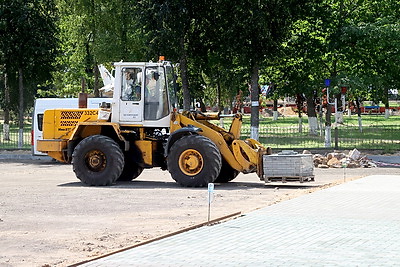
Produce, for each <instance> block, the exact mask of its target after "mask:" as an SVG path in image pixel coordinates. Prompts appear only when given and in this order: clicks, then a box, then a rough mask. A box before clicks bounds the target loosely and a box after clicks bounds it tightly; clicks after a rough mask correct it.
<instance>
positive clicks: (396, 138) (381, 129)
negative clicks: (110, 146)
mask: <svg viewBox="0 0 400 267" xmlns="http://www.w3.org/2000/svg"><path fill="white" fill-rule="evenodd" d="M18 132H19V130H18V127H17V125H10V131H9V136H8V138H6V136H5V135H4V131H3V125H2V124H1V125H0V149H3V150H4V149H6V150H13V149H24V150H29V149H31V129H30V125H27V126H26V127H25V128H24V132H23V140H22V141H23V142H22V146H21V144H20V145H19V142H18V139H19V134H18ZM324 135H325V129H320V130H319V134H318V135H310V134H309V128H308V125H307V124H303V126H302V130H301V131H299V127H298V126H287V127H277V126H268V125H261V126H260V128H259V140H260V142H261V143H263V144H264V145H266V146H270V147H272V148H274V149H326V148H327V147H326V146H325V136H324ZM331 136H332V138H331V148H332V149H353V148H357V149H371V150H374V149H382V150H387V151H396V150H400V125H384V124H374V125H366V126H363V130H362V132H360V130H359V128H358V125H353V124H344V125H338V127H337V128H335V126H332V132H331ZM249 137H250V126H249V125H243V127H242V132H241V138H242V139H245V138H249Z"/></svg>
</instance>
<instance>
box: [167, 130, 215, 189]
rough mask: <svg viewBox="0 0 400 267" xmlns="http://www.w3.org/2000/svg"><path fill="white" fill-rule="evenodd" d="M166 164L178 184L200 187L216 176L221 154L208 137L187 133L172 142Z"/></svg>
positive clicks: (210, 181)
mask: <svg viewBox="0 0 400 267" xmlns="http://www.w3.org/2000/svg"><path fill="white" fill-rule="evenodd" d="M167 164H168V170H169V172H170V173H171V176H172V178H173V179H174V180H175V181H176V182H177V183H179V184H180V185H182V186H186V187H202V186H206V185H207V184H208V183H212V182H214V181H215V179H216V178H217V177H218V174H219V172H220V170H221V154H220V152H219V150H218V148H217V146H216V145H215V144H214V143H213V142H212V141H211V140H210V139H208V138H206V137H204V136H200V135H188V136H184V137H182V138H181V139H179V140H177V141H176V142H175V143H174V144H173V146H172V147H171V151H170V153H169V155H168V159H167Z"/></svg>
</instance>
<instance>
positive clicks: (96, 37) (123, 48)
mask: <svg viewBox="0 0 400 267" xmlns="http://www.w3.org/2000/svg"><path fill="white" fill-rule="evenodd" d="M399 5H400V3H399V1H397V0H383V1H374V0H353V1H350V0H319V1H307V0H301V1H294V0H284V1H282V0H259V1H247V0H246V1H238V0H231V1H226V0H199V1H182V0H139V1H134V2H132V1H128V0H113V1H111V0H103V1H99V0H73V1H66V0H36V1H33V0H15V1H11V2H10V1H5V0H1V6H0V8H1V10H0V31H1V37H2V38H1V40H0V59H1V62H0V66H1V68H0V70H1V71H2V72H3V80H4V73H8V83H9V86H10V89H11V90H10V92H11V103H10V106H13V107H15V109H16V107H18V95H19V94H20V93H19V91H18V88H19V87H18V83H19V81H18V77H19V76H18V68H20V69H21V68H22V69H23V77H24V81H25V83H24V86H23V90H24V91H25V95H26V96H29V97H28V98H27V99H25V100H24V101H25V103H26V104H25V107H26V105H29V103H32V100H33V97H34V96H38V95H39V96H59V97H64V96H76V95H77V93H78V92H79V91H81V86H82V80H85V84H86V87H87V88H86V90H87V92H89V93H93V95H98V94H99V92H98V91H97V89H98V88H99V87H100V86H101V85H100V84H99V73H98V71H97V65H98V64H105V65H106V66H108V67H111V63H112V62H115V61H120V60H123V61H148V60H157V58H158V56H161V55H163V56H165V57H166V58H167V59H168V60H171V61H172V62H176V63H180V64H179V65H180V85H181V87H182V89H183V90H182V99H181V103H183V106H184V108H186V109H188V108H190V106H192V105H193V101H194V100H195V99H196V101H200V102H202V103H203V104H206V105H210V106H214V105H219V106H220V109H221V108H222V107H223V106H227V105H231V103H232V101H233V99H234V98H235V95H236V94H238V92H239V91H242V92H244V95H245V96H250V95H251V96H252V100H253V102H254V103H255V101H258V90H259V84H260V81H261V83H272V84H274V89H275V91H274V95H275V97H274V98H276V97H277V96H285V95H292V96H295V95H296V94H302V95H303V94H304V95H305V96H306V97H308V98H311V97H314V96H315V95H316V94H317V95H320V94H321V93H320V92H321V89H322V88H323V87H324V84H323V81H324V79H326V78H330V79H331V80H332V90H333V91H334V90H336V91H335V92H338V90H339V88H340V86H347V87H348V88H349V95H351V96H352V97H353V98H360V99H361V98H368V99H370V100H375V101H386V102H387V90H388V89H393V88H399V82H400V78H399V73H400V72H399V64H397V62H398V61H399V57H400V55H399V44H400V42H399V41H400V34H399V32H400V31H399V30H400V29H399V23H398V21H399V14H398V12H397V10H399V7H400V6H399ZM2 87H4V82H3V83H2ZM249 88H250V89H251V90H248V89H249ZM4 92H5V90H2V94H3V98H4ZM251 93H252V94H251ZM255 109H257V107H255ZM255 123H256V122H255Z"/></svg>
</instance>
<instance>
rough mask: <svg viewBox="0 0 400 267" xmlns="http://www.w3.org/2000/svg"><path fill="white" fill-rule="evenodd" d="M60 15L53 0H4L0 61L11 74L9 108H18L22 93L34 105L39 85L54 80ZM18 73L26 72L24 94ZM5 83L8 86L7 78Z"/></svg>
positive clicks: (0, 18)
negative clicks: (21, 91) (53, 73)
mask: <svg viewBox="0 0 400 267" xmlns="http://www.w3.org/2000/svg"><path fill="white" fill-rule="evenodd" d="M57 19H58V16H57V10H56V6H55V4H54V2H53V1H52V0H15V1H5V0H2V1H1V4H0V56H1V57H0V60H1V62H0V65H2V66H3V69H4V74H5V73H6V74H7V77H8V85H9V87H10V96H11V97H10V100H11V102H10V107H9V108H11V109H13V110H15V111H16V110H18V101H19V99H20V98H21V97H23V96H25V97H24V98H23V99H21V101H23V103H24V105H25V107H26V106H31V105H32V103H33V99H34V96H35V94H36V91H37V89H38V88H45V87H46V86H48V85H49V84H50V83H51V80H52V76H51V71H52V69H53V67H54V59H55V57H56V55H57V52H58V51H57V45H58V42H57V38H56V37H55V34H56V33H57V31H58V29H57V27H56V21H57ZM18 73H20V74H21V73H22V74H23V77H22V78H23V80H22V81H23V90H24V95H20V92H19V91H18V87H19V83H18V79H19V74H18ZM1 87H2V89H4V82H3V83H2V84H1ZM3 91H4V90H2V92H3ZM2 97H4V95H2Z"/></svg>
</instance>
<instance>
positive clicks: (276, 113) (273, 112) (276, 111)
mask: <svg viewBox="0 0 400 267" xmlns="http://www.w3.org/2000/svg"><path fill="white" fill-rule="evenodd" d="M272 114H273V120H274V121H276V120H278V116H279V114H278V99H274V107H273V110H272Z"/></svg>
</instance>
